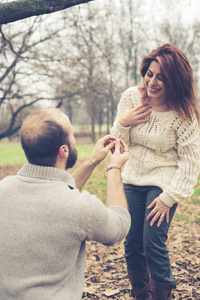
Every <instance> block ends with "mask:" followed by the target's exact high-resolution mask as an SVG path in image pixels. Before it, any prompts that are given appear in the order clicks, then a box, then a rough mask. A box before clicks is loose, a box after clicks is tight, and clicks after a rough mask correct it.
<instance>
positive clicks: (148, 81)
mask: <svg viewBox="0 0 200 300" xmlns="http://www.w3.org/2000/svg"><path fill="white" fill-rule="evenodd" d="M144 85H145V87H146V89H147V95H148V97H149V98H151V99H155V100H156V99H158V100H159V101H164V100H165V87H164V83H163V81H162V78H161V69H160V65H159V63H158V62H156V61H152V62H151V64H150V65H149V68H148V70H147V72H146V74H145V76H144Z"/></svg>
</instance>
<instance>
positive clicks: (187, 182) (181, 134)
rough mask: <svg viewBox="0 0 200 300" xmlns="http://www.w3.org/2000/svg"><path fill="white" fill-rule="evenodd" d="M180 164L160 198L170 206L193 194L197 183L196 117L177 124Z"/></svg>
mask: <svg viewBox="0 0 200 300" xmlns="http://www.w3.org/2000/svg"><path fill="white" fill-rule="evenodd" d="M177 135H178V139H177V151H178V157H179V160H178V166H177V169H176V172H175V175H174V177H173V179H172V181H171V183H170V185H169V186H167V187H166V188H164V190H163V193H161V194H160V199H161V200H162V201H163V202H164V203H165V204H166V205H168V206H169V207H171V206H172V205H173V204H174V203H177V202H179V201H180V200H181V199H182V198H187V197H190V196H192V194H193V192H194V186H195V184H196V183H197V180H198V175H199V171H200V169H199V166H200V139H199V127H198V122H197V120H196V118H195V119H194V120H193V122H184V124H183V125H182V126H181V124H178V125H177Z"/></svg>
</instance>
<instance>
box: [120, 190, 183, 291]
mask: <svg viewBox="0 0 200 300" xmlns="http://www.w3.org/2000/svg"><path fill="white" fill-rule="evenodd" d="M124 190H125V193H126V198H127V202H128V206H129V212H130V214H131V229H130V231H129V233H128V235H127V237H126V241H125V243H124V244H125V257H126V262H127V267H128V270H131V271H136V270H141V269H144V268H146V267H147V266H148V267H149V270H150V273H151V277H152V278H153V279H154V280H155V281H157V282H161V283H172V284H173V287H174V288H175V287H176V284H175V280H174V277H173V275H172V271H171V266H170V260H169V255H168V251H167V247H166V245H165V243H166V241H167V238H168V235H167V234H168V230H169V227H170V223H171V221H172V218H173V216H174V213H175V211H176V207H177V204H174V205H173V206H172V207H171V208H170V212H169V219H170V220H169V223H167V222H166V219H164V220H163V222H162V224H161V225H160V227H157V222H155V223H154V225H153V226H150V221H151V220H148V221H147V220H146V217H147V215H148V214H149V213H150V211H151V209H147V207H148V206H149V204H150V203H151V202H152V201H153V200H154V199H155V198H157V197H158V196H159V195H160V194H161V193H162V190H161V189H160V188H159V187H156V186H134V185H132V184H124Z"/></svg>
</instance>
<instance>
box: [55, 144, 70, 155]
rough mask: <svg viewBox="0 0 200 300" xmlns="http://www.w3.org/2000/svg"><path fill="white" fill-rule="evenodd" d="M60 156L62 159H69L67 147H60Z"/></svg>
mask: <svg viewBox="0 0 200 300" xmlns="http://www.w3.org/2000/svg"><path fill="white" fill-rule="evenodd" d="M58 153H59V155H60V156H61V157H62V158H68V156H69V148H68V146H67V145H62V146H60V148H59V150H58Z"/></svg>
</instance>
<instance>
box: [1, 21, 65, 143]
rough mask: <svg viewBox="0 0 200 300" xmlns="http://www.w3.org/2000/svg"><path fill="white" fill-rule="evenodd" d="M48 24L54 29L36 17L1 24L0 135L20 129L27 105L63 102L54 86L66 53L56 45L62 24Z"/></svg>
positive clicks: (9, 134)
mask: <svg viewBox="0 0 200 300" xmlns="http://www.w3.org/2000/svg"><path fill="white" fill-rule="evenodd" d="M51 25H52V27H53V30H52V29H51V28H50V27H51V26H50V24H49V22H48V21H47V20H46V21H45V20H44V18H42V19H41V17H37V18H34V19H32V20H27V21H22V22H20V24H18V25H17V26H16V25H15V26H13V25H12V24H9V25H7V26H6V27H2V28H1V31H0V44H1V47H0V125H1V126H0V139H3V138H5V137H10V136H12V135H13V134H14V133H16V132H17V131H18V130H19V128H20V126H21V122H22V119H23V117H24V116H25V115H26V114H27V113H28V112H29V111H30V109H29V107H31V106H34V105H36V104H37V103H41V102H45V103H47V102H46V101H47V100H48V103H52V101H53V103H52V104H51V105H53V106H57V107H58V106H60V105H61V104H62V102H63V99H64V97H63V95H60V96H59V97H58V95H56V96H55V90H56V88H57V86H58V81H59V78H61V77H62V75H61V73H62V72H63V70H62V68H61V67H60V65H62V64H63V65H65V64H66V60H67V59H68V57H67V54H65V52H66V51H64V53H63V51H62V47H59V43H60V41H61V40H62V38H63V36H62V35H63V34H62V26H61V27H59V26H56V24H54V25H53V24H51ZM24 28H26V29H24ZM56 43H57V44H56ZM60 51H62V55H61V52H60Z"/></svg>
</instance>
